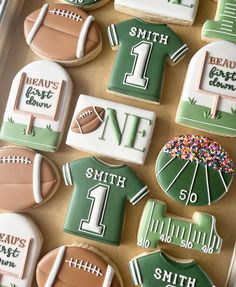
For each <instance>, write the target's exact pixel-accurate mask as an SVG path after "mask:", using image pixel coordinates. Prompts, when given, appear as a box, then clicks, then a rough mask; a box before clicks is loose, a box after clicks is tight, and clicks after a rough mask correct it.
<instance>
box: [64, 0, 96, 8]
mask: <svg viewBox="0 0 236 287" xmlns="http://www.w3.org/2000/svg"><path fill="white" fill-rule="evenodd" d="M65 1H66V2H69V3H71V4H74V5H76V6H78V7H84V6H87V5H93V4H96V3H97V2H100V0H65Z"/></svg>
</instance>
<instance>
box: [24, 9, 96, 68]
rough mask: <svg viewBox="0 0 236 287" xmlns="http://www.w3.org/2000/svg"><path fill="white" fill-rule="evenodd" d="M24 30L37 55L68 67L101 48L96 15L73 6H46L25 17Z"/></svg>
mask: <svg viewBox="0 0 236 287" xmlns="http://www.w3.org/2000/svg"><path fill="white" fill-rule="evenodd" d="M24 33H25V38H26V43H27V44H28V45H29V46H30V48H31V49H32V50H33V51H34V52H35V53H36V54H37V55H38V56H40V57H42V58H44V59H49V60H53V61H56V62H58V63H60V64H62V65H65V66H75V65H82V64H84V63H86V62H88V61H91V60H92V59H94V58H95V57H96V56H97V55H98V54H99V53H100V52H101V49H102V38H101V33H100V31H99V29H98V27H97V25H96V23H95V19H94V17H93V16H89V15H87V14H86V13H85V12H84V11H83V10H81V9H79V8H77V7H75V6H72V5H67V4H45V5H43V7H42V8H41V9H39V10H37V11H35V12H33V13H31V14H30V15H29V16H28V17H27V18H26V20H25V22H24ZM49 43H50V44H49ZM65 43H66V44H65Z"/></svg>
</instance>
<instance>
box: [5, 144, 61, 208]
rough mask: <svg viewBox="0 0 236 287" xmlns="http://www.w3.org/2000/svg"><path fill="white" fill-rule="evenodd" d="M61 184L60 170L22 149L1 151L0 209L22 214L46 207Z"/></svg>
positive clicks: (14, 148)
mask: <svg viewBox="0 0 236 287" xmlns="http://www.w3.org/2000/svg"><path fill="white" fill-rule="evenodd" d="M59 183H60V175H59V172H58V170H57V167H56V166H55V165H54V164H53V163H52V162H51V161H49V160H48V159H47V158H46V157H45V156H42V155H41V154H39V153H37V152H35V151H33V150H30V149H26V148H22V147H4V148H1V149H0V208H1V209H5V210H9V211H22V210H26V209H29V208H33V207H36V206H38V205H41V204H43V203H44V202H45V201H47V200H48V199H49V198H51V197H52V196H53V194H54V193H55V192H56V190H57V188H58V186H59Z"/></svg>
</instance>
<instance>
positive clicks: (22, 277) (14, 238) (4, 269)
mask: <svg viewBox="0 0 236 287" xmlns="http://www.w3.org/2000/svg"><path fill="white" fill-rule="evenodd" d="M42 243H43V237H42V235H41V232H40V230H39V229H38V227H37V226H36V224H35V223H34V222H33V221H32V220H31V219H30V218H29V217H28V216H25V215H21V214H16V213H3V214H0V274H1V277H0V284H1V286H8V287H31V286H32V281H33V278H34V273H35V268H36V264H37V261H38V258H39V256H40V253H41V247H42Z"/></svg>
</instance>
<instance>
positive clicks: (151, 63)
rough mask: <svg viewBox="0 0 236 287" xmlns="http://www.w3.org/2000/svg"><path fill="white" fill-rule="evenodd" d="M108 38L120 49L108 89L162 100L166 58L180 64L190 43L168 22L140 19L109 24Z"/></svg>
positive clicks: (111, 43)
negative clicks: (160, 22) (155, 22)
mask: <svg viewBox="0 0 236 287" xmlns="http://www.w3.org/2000/svg"><path fill="white" fill-rule="evenodd" d="M108 37H109V41H110V45H111V47H112V48H113V49H118V55H117V57H116V59H115V63H114V65H113V69H112V72H111V76H110V81H109V84H108V91H109V92H110V93H113V94H117V95H123V96H133V97H136V98H137V99H142V100H146V101H151V102H153V103H159V102H160V95H161V90H162V86H163V81H164V67H165V64H166V60H167V59H168V60H169V62H171V64H173V65H174V64H176V63H178V62H179V61H180V60H181V59H182V58H183V57H184V55H185V53H186V51H187V50H188V48H187V45H186V44H184V43H183V42H182V41H181V39H180V38H179V37H178V36H177V34H175V33H174V32H173V31H172V30H171V29H170V28H169V27H168V26H167V25H165V24H151V23H148V22H144V21H142V20H140V19H131V20H128V21H124V22H121V23H119V24H116V25H111V26H109V27H108ZM121 62H122V65H120V63H121Z"/></svg>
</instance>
